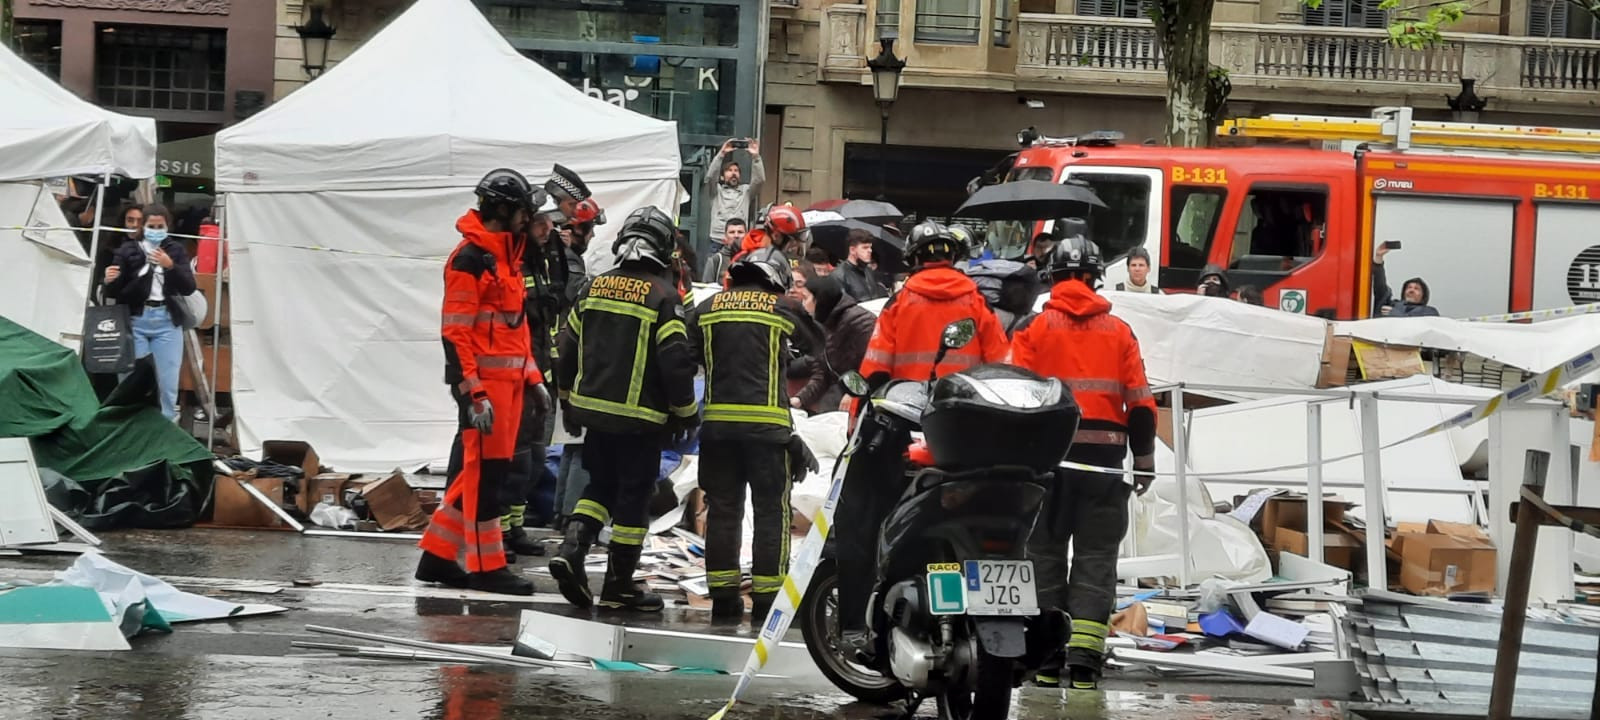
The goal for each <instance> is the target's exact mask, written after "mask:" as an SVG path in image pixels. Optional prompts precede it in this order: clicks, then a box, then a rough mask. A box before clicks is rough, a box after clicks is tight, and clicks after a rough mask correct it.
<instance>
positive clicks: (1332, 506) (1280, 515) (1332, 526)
mask: <svg viewBox="0 0 1600 720" xmlns="http://www.w3.org/2000/svg"><path fill="white" fill-rule="evenodd" d="M1258 517H1259V518H1260V519H1261V525H1260V527H1261V539H1262V540H1263V541H1265V544H1266V545H1268V546H1275V545H1277V533H1278V531H1279V530H1280V529H1288V530H1294V531H1298V532H1299V533H1301V535H1302V536H1303V535H1304V534H1305V533H1306V532H1307V528H1306V496H1305V495H1279V496H1277V497H1274V498H1271V499H1269V500H1267V504H1266V505H1265V506H1264V507H1262V508H1261V514H1260V515H1259V516H1258ZM1322 522H1323V528H1322V529H1323V530H1324V531H1326V530H1336V529H1338V526H1339V525H1340V524H1342V523H1343V522H1344V502H1343V501H1341V500H1328V499H1325V500H1323V501H1322Z"/></svg>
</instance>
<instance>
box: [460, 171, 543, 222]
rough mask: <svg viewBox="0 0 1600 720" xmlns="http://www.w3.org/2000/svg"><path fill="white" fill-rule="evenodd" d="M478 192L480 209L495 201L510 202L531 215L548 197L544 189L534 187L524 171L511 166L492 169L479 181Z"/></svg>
mask: <svg viewBox="0 0 1600 720" xmlns="http://www.w3.org/2000/svg"><path fill="white" fill-rule="evenodd" d="M476 192H477V195H478V208H479V209H480V210H481V209H486V208H488V207H489V205H491V204H494V203H510V204H512V205H514V206H517V207H521V208H522V209H524V210H527V211H528V213H529V214H530V215H531V214H533V213H536V212H538V211H539V207H540V206H541V205H544V203H545V200H546V199H547V198H546V196H545V193H544V191H543V190H539V189H537V188H535V187H533V185H532V184H530V183H529V182H528V178H526V177H524V176H523V175H522V173H519V172H517V171H515V170H511V169H509V168H498V169H495V170H490V171H489V173H488V174H487V175H484V176H483V179H482V180H479V181H478V187H477V190H476Z"/></svg>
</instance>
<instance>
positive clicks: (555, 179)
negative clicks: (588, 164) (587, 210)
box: [544, 163, 592, 201]
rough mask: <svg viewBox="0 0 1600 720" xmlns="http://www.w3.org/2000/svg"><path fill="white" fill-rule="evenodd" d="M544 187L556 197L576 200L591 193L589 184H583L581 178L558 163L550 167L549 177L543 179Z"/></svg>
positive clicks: (581, 199)
mask: <svg viewBox="0 0 1600 720" xmlns="http://www.w3.org/2000/svg"><path fill="white" fill-rule="evenodd" d="M544 189H545V192H548V193H550V194H551V195H554V196H556V197H559V198H567V199H570V200H578V201H583V200H588V199H589V197H590V195H591V194H592V193H590V192H589V186H588V185H585V184H583V178H580V177H578V174H577V173H575V172H573V171H571V170H569V169H567V168H566V167H564V166H562V165H561V164H559V163H557V164H556V166H555V167H553V168H551V169H550V179H549V180H546V181H544Z"/></svg>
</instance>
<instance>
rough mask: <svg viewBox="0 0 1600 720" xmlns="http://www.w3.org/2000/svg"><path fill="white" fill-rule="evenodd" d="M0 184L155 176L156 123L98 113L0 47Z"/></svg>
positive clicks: (95, 108) (114, 114)
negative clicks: (77, 177) (108, 175)
mask: <svg viewBox="0 0 1600 720" xmlns="http://www.w3.org/2000/svg"><path fill="white" fill-rule="evenodd" d="M0 98H3V101H0V182H4V181H8V180H38V179H43V178H52V177H60V176H63V175H78V174H83V175H104V174H105V173H108V172H109V173H115V174H117V175H124V176H127V177H132V178H147V177H151V176H153V175H155V174H156V121H154V120H151V119H150V118H141V117H133V116H131V115H121V114H118V113H114V112H111V111H109V110H102V109H101V108H98V107H95V106H94V105H92V104H90V103H88V102H86V101H84V100H83V99H82V98H79V97H78V96H76V95H73V94H72V93H71V92H70V91H68V90H67V89H66V88H64V87H61V86H60V85H59V84H57V83H56V82H55V81H54V80H51V79H50V78H48V77H46V76H45V75H44V74H43V73H41V72H39V71H38V70H35V69H34V68H33V66H31V65H29V64H28V63H27V62H26V61H24V60H23V59H22V58H20V57H17V55H16V54H15V53H13V52H11V51H10V50H9V49H7V48H6V47H5V46H4V45H3V44H0Z"/></svg>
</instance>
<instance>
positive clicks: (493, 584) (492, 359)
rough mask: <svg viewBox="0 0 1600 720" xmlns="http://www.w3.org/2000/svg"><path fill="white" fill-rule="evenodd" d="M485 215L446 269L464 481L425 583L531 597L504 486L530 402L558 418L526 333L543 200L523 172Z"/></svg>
mask: <svg viewBox="0 0 1600 720" xmlns="http://www.w3.org/2000/svg"><path fill="white" fill-rule="evenodd" d="M477 195H478V209H476V210H468V211H467V213H466V214H465V215H463V216H461V219H460V220H457V221H456V230H458V231H460V232H461V244H459V245H457V246H456V249H455V251H454V252H452V253H451V254H450V258H449V260H447V261H446V262H445V270H444V309H443V313H442V317H441V330H440V334H441V335H442V336H443V339H444V355H445V382H447V383H449V384H450V394H451V397H452V398H454V399H455V401H456V407H457V409H458V412H459V414H458V419H459V420H458V421H459V425H460V429H459V430H458V432H459V433H460V435H459V437H458V440H459V441H460V443H461V447H462V467H461V472H460V473H459V474H458V475H457V476H456V477H455V479H454V481H453V482H452V483H451V484H450V488H449V489H448V490H447V491H446V492H445V498H444V502H443V503H441V504H440V505H439V509H438V510H437V511H435V512H434V514H433V518H432V520H431V521H430V522H429V523H428V529H427V531H426V532H424V533H423V535H422V542H421V543H420V545H421V547H422V550H423V552H422V560H421V561H420V562H419V563H418V564H417V573H416V576H417V579H418V580H421V581H423V582H437V583H444V584H446V585H450V586H452V587H470V588H473V589H475V590H484V591H488V592H497V593H506V594H511V595H532V594H533V583H532V582H530V581H528V580H526V579H523V578H520V577H517V576H516V575H514V574H512V573H511V571H510V570H508V569H506V554H505V546H504V544H503V540H502V537H501V533H500V510H501V508H500V503H499V498H500V487H501V485H502V484H504V483H505V482H507V476H508V475H509V474H510V472H511V458H512V454H513V453H514V452H515V450H516V444H517V425H518V423H519V422H520V420H521V418H522V403H523V402H524V401H525V400H526V401H527V402H533V403H536V404H537V410H538V414H543V413H546V412H549V410H550V396H549V394H548V393H547V392H546V390H545V389H544V375H543V374H542V373H541V372H540V371H539V366H538V364H537V363H536V362H534V359H533V349H532V344H531V342H530V338H529V336H528V331H527V329H526V328H525V327H523V323H525V322H527V312H526V310H525V308H524V306H523V301H524V287H523V280H522V257H523V251H524V248H523V246H522V245H523V242H524V241H523V240H522V239H520V238H522V237H523V236H524V234H525V233H526V232H527V230H528V225H529V221H530V220H531V218H532V217H533V215H534V213H535V212H536V208H538V207H539V206H540V205H542V204H544V200H545V197H544V192H543V191H542V190H535V189H534V188H533V186H532V185H530V184H528V179H527V178H525V177H523V176H522V174H521V173H518V172H517V171H515V170H506V169H499V170H492V171H490V172H489V174H487V175H485V176H483V179H482V180H480V181H478V187H477Z"/></svg>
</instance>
